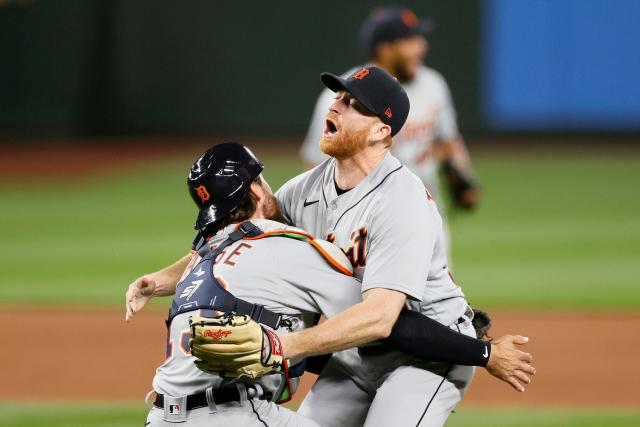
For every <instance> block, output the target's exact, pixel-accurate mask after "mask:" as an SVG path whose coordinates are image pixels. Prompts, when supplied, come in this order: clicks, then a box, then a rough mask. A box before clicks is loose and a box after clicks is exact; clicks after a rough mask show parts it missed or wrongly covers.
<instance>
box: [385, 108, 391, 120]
mask: <svg viewBox="0 0 640 427" xmlns="http://www.w3.org/2000/svg"><path fill="white" fill-rule="evenodd" d="M384 115H385V116H387V117H389V118H391V117H393V113H392V112H391V108H389V107H387V109H386V110H384Z"/></svg>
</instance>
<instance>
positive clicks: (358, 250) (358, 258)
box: [325, 227, 369, 268]
mask: <svg viewBox="0 0 640 427" xmlns="http://www.w3.org/2000/svg"><path fill="white" fill-rule="evenodd" d="M325 240H326V241H328V242H330V243H334V244H335V242H336V235H335V234H334V233H329V234H327V238H326V239H325ZM368 240H369V232H368V231H367V228H366V227H360V228H358V230H357V231H354V232H352V233H351V245H350V246H349V247H348V248H347V249H344V248H340V250H341V251H342V252H344V254H345V255H346V256H347V258H349V262H350V263H351V265H352V266H353V268H361V267H365V266H366V265H367V243H368Z"/></svg>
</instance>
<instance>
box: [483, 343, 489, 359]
mask: <svg viewBox="0 0 640 427" xmlns="http://www.w3.org/2000/svg"><path fill="white" fill-rule="evenodd" d="M482 356H483V357H484V358H485V359H486V358H487V357H489V347H486V346H485V347H484V354H483V355H482Z"/></svg>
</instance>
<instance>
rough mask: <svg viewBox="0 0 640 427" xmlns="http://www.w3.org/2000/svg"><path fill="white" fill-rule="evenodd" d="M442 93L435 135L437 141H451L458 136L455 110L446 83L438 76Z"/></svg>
mask: <svg viewBox="0 0 640 427" xmlns="http://www.w3.org/2000/svg"><path fill="white" fill-rule="evenodd" d="M439 82H440V86H441V91H442V105H441V107H440V111H439V113H438V119H437V122H436V128H435V134H436V139H437V140H447V139H453V138H456V137H457V136H458V133H459V130H458V124H457V122H456V110H455V107H454V106H453V99H452V98H451V92H450V91H449V86H447V82H446V81H445V80H444V78H442V76H440V79H439Z"/></svg>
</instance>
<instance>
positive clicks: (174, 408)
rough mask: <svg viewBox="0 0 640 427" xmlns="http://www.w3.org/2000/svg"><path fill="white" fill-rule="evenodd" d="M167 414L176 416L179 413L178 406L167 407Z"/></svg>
mask: <svg viewBox="0 0 640 427" xmlns="http://www.w3.org/2000/svg"><path fill="white" fill-rule="evenodd" d="M169 413H170V414H174V415H177V414H179V413H180V405H169Z"/></svg>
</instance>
